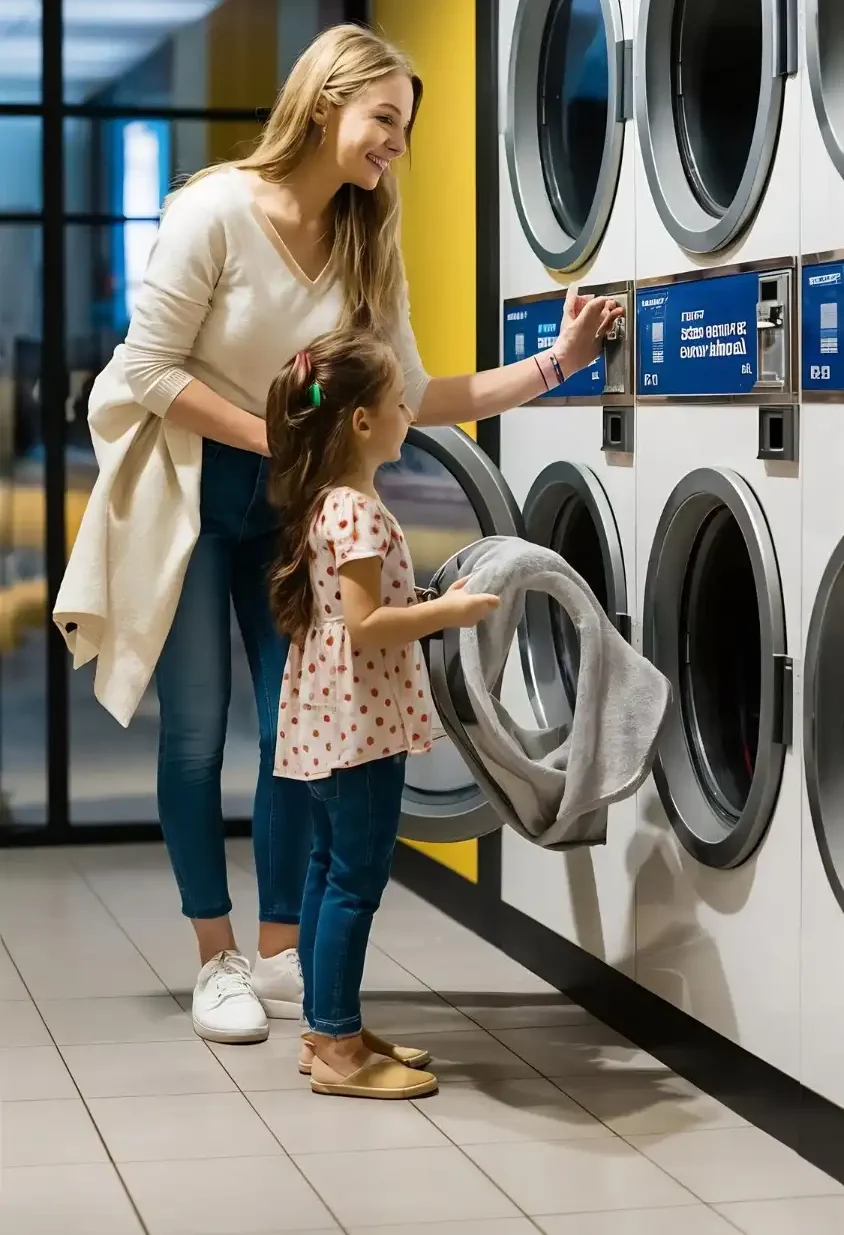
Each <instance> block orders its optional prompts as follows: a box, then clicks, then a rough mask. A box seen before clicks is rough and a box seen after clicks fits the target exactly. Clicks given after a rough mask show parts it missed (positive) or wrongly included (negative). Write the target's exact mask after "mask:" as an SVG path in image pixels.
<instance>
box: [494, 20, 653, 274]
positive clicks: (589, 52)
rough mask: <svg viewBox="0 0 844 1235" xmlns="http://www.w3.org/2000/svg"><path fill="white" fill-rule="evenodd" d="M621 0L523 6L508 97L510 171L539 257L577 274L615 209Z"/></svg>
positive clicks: (623, 91)
mask: <svg viewBox="0 0 844 1235" xmlns="http://www.w3.org/2000/svg"><path fill="white" fill-rule="evenodd" d="M627 63H628V61H627V60H626V58H625V43H624V30H623V27H622V20H621V10H620V8H619V0H521V4H520V5H519V10H518V13H517V15H516V23H515V26H514V29H513V43H512V47H511V51H510V71H509V80H508V89H507V130H506V149H507V165H508V169H509V172H510V184H511V186H512V192H513V198H514V200H515V204H516V209H517V211H518V214H519V219H520V221H521V224H522V227H523V229H524V232H525V235H526V236H527V238H528V240H529V242H530V244H531V247H532V248H533V251H534V252H535V253H536V255H537V257H538V258H539V259H540V261H541V262H543V263H544V265H546V266H548V267H549V268H550V269H552V270H573V269H575V268H576V267H578V266H581V265H582V264H583V263H584V262H585V261H586V260H587V258H589V256H590V255H591V254H592V253H593V252H594V250H595V248H596V247H597V245H598V244H599V242H600V240H601V237H602V235H603V233H604V229H605V228H606V225H607V220H608V219H609V216H610V211H611V210H612V206H613V201H614V199H615V193H616V188H617V186H618V177H619V172H620V169H621V155H622V149H623V144H624V120H625V116H626V114H627V108H626V105H625V99H626V98H628V97H629V95H630V85H631V83H630V80H629V68H626V64H627Z"/></svg>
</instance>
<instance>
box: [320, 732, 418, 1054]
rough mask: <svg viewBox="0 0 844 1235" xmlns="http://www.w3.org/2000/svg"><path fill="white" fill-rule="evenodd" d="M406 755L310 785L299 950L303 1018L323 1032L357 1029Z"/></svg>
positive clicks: (389, 861) (344, 770) (342, 771)
mask: <svg viewBox="0 0 844 1235" xmlns="http://www.w3.org/2000/svg"><path fill="white" fill-rule="evenodd" d="M406 761H407V756H406V755H391V756H390V757H388V758H386V759H374V760H372V762H370V763H363V764H360V765H359V766H358V767H354V768H341V769H339V770H338V771H336V772H334V773H332V775H331V776H330V777H328V779H327V780H318V781H313V782H311V784H310V785H309V788H310V791H311V794H312V795H313V815H314V827H313V847H312V849H311V861H310V865H309V867H308V876H307V879H306V881H305V896H304V901H303V904H302V925H301V928H300V931H299V956H300V958H301V961H302V974H303V976H304V980H305V1008H304V1011H305V1020H306V1021H307V1023H308V1025H309V1026H310V1027H311V1029H313V1030H314V1031H315V1032H316V1033H320V1034H325V1035H327V1036H328V1037H333V1038H344V1037H353V1036H354V1035H355V1034H358V1033H360V1031H361V1015H360V987H361V982H362V980H363V966H364V961H365V959H366V946H367V943H368V941H369V932H370V928H371V926H372V917H373V915H374V913H375V911H376V909H377V908H378V906H379V905H380V903H381V896H382V894H383V892H384V888H385V887H386V886H387V880H388V879H389V878H390V866H391V864H392V860H393V850H394V849H395V846H396V837H397V835H398V829H399V820H400V817H401V799H402V790H403V788H404V770H405V763H406Z"/></svg>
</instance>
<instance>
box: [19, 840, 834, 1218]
mask: <svg viewBox="0 0 844 1235" xmlns="http://www.w3.org/2000/svg"><path fill="white" fill-rule="evenodd" d="M231 859H232V861H231V884H232V892H233V895H234V898H235V900H236V904H237V911H236V921H237V923H238V926H239V929H240V938H241V941H242V942H241V946H242V947H244V949H245V950H247V951H252V950H253V949H254V924H253V923H252V922H251V920H250V914H251V912H254V908H253V907H254V902H255V887H254V878H253V874H252V867H251V859H250V855H249V849H248V846H247V845H246V844H243V843H240V842H237V843H234V844H233V845H232V846H231ZM0 938H1V939H2V941H3V942H2V944H0V1099H2V1101H0V1163H2V1173H0V1235H57V1233H60V1235H139V1233H140V1232H144V1231H145V1232H148V1233H149V1235H259V1233H260V1235H282V1232H284V1233H286V1235H293V1233H299V1235H301V1233H303V1232H306V1231H307V1232H312V1233H314V1235H328V1233H329V1232H334V1233H335V1235H336V1233H337V1232H340V1231H346V1232H349V1233H350V1235H530V1233H531V1232H533V1233H534V1235H536V1232H537V1231H539V1232H544V1235H730V1233H732V1235H735V1232H737V1231H738V1232H744V1235H803V1233H804V1232H806V1231H808V1232H811V1235H839V1233H840V1232H841V1231H842V1230H844V1188H842V1186H841V1185H839V1184H838V1183H836V1182H835V1181H834V1180H833V1179H830V1178H828V1177H827V1176H825V1175H823V1174H822V1173H821V1172H820V1171H818V1170H816V1169H815V1168H814V1167H811V1166H810V1165H809V1164H808V1163H806V1162H804V1161H803V1160H802V1159H800V1158H798V1157H797V1156H796V1155H795V1154H793V1153H791V1151H789V1150H787V1149H784V1148H783V1147H782V1146H781V1145H779V1144H778V1143H777V1142H776V1141H773V1140H772V1139H771V1138H770V1137H768V1136H766V1135H765V1134H764V1133H762V1132H760V1131H758V1130H757V1129H755V1128H752V1127H748V1126H747V1125H746V1124H744V1123H743V1121H742V1120H741V1119H740V1118H738V1117H737V1116H736V1115H734V1114H733V1113H732V1112H731V1111H729V1110H727V1109H726V1108H725V1107H723V1106H721V1105H720V1104H719V1103H718V1102H716V1101H714V1100H713V1099H711V1098H709V1097H707V1096H706V1095H705V1094H702V1093H700V1092H699V1091H697V1090H695V1089H694V1088H693V1087H692V1086H691V1085H689V1084H687V1083H686V1082H685V1081H683V1080H681V1079H680V1078H679V1077H677V1076H675V1075H673V1074H672V1073H670V1072H668V1071H667V1070H666V1069H665V1068H664V1067H663V1066H662V1065H661V1064H660V1063H659V1062H658V1061H657V1060H655V1059H652V1058H650V1057H649V1056H648V1055H646V1054H645V1053H644V1052H642V1051H640V1050H638V1049H637V1048H636V1047H634V1046H633V1045H632V1044H631V1043H629V1042H626V1041H625V1040H624V1039H623V1038H620V1037H618V1035H617V1034H615V1033H613V1032H612V1031H611V1030H609V1029H607V1028H606V1026H604V1025H601V1024H599V1023H598V1022H596V1021H594V1020H593V1019H592V1018H590V1017H589V1016H588V1015H587V1013H586V1012H584V1011H583V1009H581V1008H578V1007H576V1006H574V1005H572V1004H570V1003H568V1002H566V1001H565V1000H564V999H563V998H562V997H561V996H560V995H558V994H557V993H556V992H555V991H553V990H552V989H551V988H550V987H548V986H546V985H545V984H544V983H542V982H541V981H539V980H538V979H537V978H535V977H534V976H533V975H532V974H530V973H529V972H528V971H527V970H525V969H522V968H521V967H520V966H519V965H516V964H515V963H514V962H512V961H510V960H509V959H508V958H507V957H505V956H503V955H501V954H500V953H499V952H497V951H496V950H495V949H494V948H491V947H490V946H489V945H487V944H485V943H483V942H481V941H480V940H478V939H477V938H475V937H474V936H473V935H471V934H469V933H468V932H467V931H465V930H463V929H462V928H461V927H459V926H457V925H455V924H454V923H452V922H450V921H449V920H448V919H446V918H445V917H443V916H442V915H441V914H438V913H436V912H435V911H434V910H432V909H430V908H429V907H428V906H426V905H425V904H423V903H422V902H421V901H419V900H418V899H416V898H415V897H413V896H411V895H410V894H409V893H407V892H405V891H403V890H402V889H400V888H398V887H391V888H390V890H389V892H388V895H387V897H386V900H385V905H384V908H383V910H382V912H381V914H380V916H379V920H378V923H377V926H376V930H375V933H374V942H373V947H372V951H371V955H370V958H369V962H368V966H367V974H366V1008H367V1019H368V1023H369V1025H370V1026H371V1028H372V1029H374V1030H376V1031H378V1032H380V1033H384V1034H388V1035H391V1036H395V1037H396V1038H397V1039H398V1040H402V1041H408V1042H410V1041H412V1042H420V1043H424V1044H425V1045H426V1046H428V1047H429V1048H430V1049H431V1051H432V1053H433V1056H434V1065H433V1067H434V1070H435V1071H436V1073H437V1074H438V1076H439V1078H440V1082H441V1090H440V1093H439V1094H438V1095H436V1096H435V1097H432V1098H429V1099H426V1100H424V1101H421V1102H419V1103H417V1104H415V1105H405V1104H378V1103H365V1102H354V1101H340V1100H338V1099H334V1100H331V1099H328V1098H319V1097H315V1096H314V1095H312V1094H311V1093H310V1091H309V1090H308V1088H307V1084H306V1082H305V1081H304V1080H303V1078H302V1077H300V1076H299V1073H298V1071H297V1070H296V1066H295V1059H296V1051H297V1038H296V1035H297V1028H298V1027H297V1026H296V1025H295V1024H290V1023H288V1022H276V1023H274V1024H273V1032H272V1036H271V1037H270V1040H269V1041H268V1042H266V1043H264V1044H262V1045H260V1046H246V1047H224V1046H214V1047H209V1046H206V1045H205V1044H204V1043H203V1042H200V1041H199V1040H198V1039H196V1038H195V1037H194V1036H193V1033H192V1030H191V1025H190V1019H189V1017H188V1015H187V1011H186V1009H187V1008H189V1006H190V998H189V991H190V988H191V985H192V983H193V979H194V976H195V974H194V968H195V966H194V956H193V947H192V943H191V937H190V933H189V930H188V928H187V926H186V924H185V923H184V922H183V921H182V920H181V918H180V916H179V913H178V907H177V904H176V898H175V895H174V889H173V886H172V881H171V878H170V874H169V871H168V868H167V864H166V860H165V857H164V853H163V851H162V850H161V849H160V848H159V847H149V846H147V847H115V848H111V849H79V850H74V851H26V852H16V851H15V852H10V851H0ZM4 945H5V946H4Z"/></svg>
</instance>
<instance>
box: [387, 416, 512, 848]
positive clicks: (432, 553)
mask: <svg viewBox="0 0 844 1235" xmlns="http://www.w3.org/2000/svg"><path fill="white" fill-rule="evenodd" d="M377 486H378V491H379V493H380V495H381V497H382V500H383V501H384V503H385V504H386V505H387V506H388V507H389V509H390V510H391V511H392V512H393V514H394V515H395V517H396V518H397V519H398V521H399V523H400V524H401V527H402V530H403V531H404V533H405V536H406V537H407V541H408V545H409V547H410V552H411V555H412V557H413V566H414V571H415V575H416V583H417V586H419V587H421V588H426V587H427V586H428V585H429V583H430V582H431V579H432V577H433V575H434V574H435V572H436V571H437V570H439V568H440V566H441V565H442V564H443V562H445V561H446V560H447V559H448V558H450V557H451V556H452V555H453V554H454V553H456V552H458V551H459V550H460V549H463V548H465V547H466V546H467V545H470V544H472V543H473V542H474V541H476V540H478V539H479V538H481V537H483V536H521V535H523V532H524V523H523V520H522V516H521V512H520V510H519V508H518V506H517V505H516V503H515V501H514V499H513V495H512V493H511V492H510V489H509V487H508V486H507V484H506V483H505V481H504V479H503V477H502V476H501V473H500V472H499V471H498V469H497V468H496V467H495V465H494V464H493V463H492V462H491V461H490V459H489V458H488V456H487V455H486V454H485V453H484V451H482V450H481V449H480V447H479V446H478V445H477V444H476V443H475V442H474V441H473V440H472V439H471V438H470V437H469V436H468V435H467V434H466V433H464V432H463V431H462V430H461V429H455V428H434V429H418V428H415V427H412V428H411V429H409V430H408V434H407V439H406V441H405V443H404V445H403V447H402V452H401V459H400V460H399V461H398V462H397V463H393V464H387V465H386V466H385V467H383V468H381V470H380V471H379V473H378V477H377ZM500 827H501V820H500V819H499V817H498V816H497V815H496V813H495V811H494V810H493V808H492V807H491V806H490V805H489V802H488V801H487V798H486V796H485V795H484V793H483V791H482V790H481V788H480V787H479V785H478V783H477V781H476V780H475V777H474V776H473V774H472V771H471V769H470V768H469V767H468V766H467V764H466V762H465V761H464V759H463V758H462V756H461V755H460V754H459V753H458V751H457V748H456V747H455V745H454V744H453V742H452V741H451V739H450V738H449V737H448V736H446V735H445V734H443V735H442V736H440V737H438V738H437V740H436V741H435V742H434V746H433V750H432V751H431V752H430V753H429V754H426V755H419V756H415V757H414V758H412V759H409V760H408V763H407V772H406V776H405V789H404V795H403V798H402V817H401V822H400V825H399V835H400V836H401V837H402V838H403V839H405V840H411V841H422V842H426V843H430V844H438V843H453V842H458V841H466V840H474V839H475V838H478V837H481V836H485V835H488V834H489V833H490V832H495V831H497V830H498V829H499V828H500Z"/></svg>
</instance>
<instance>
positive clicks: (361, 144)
mask: <svg viewBox="0 0 844 1235" xmlns="http://www.w3.org/2000/svg"><path fill="white" fill-rule="evenodd" d="M412 111H413V86H412V85H411V83H410V79H409V78H408V77H405V75H404V74H403V73H391V74H390V75H389V76H388V77H380V78H379V79H378V80H377V81H376V82H374V83H373V85H371V86H368V87H367V88H366V90H364V91H363V93H362V94H360V95H358V97H357V98H356V99H353V100H352V102H350V103H347V104H346V105H345V107H339V108H333V109H332V111H331V114H330V116H329V118H328V122H327V124H326V131H325V140H326V142H327V143H330V144H331V147H332V148H333V151H334V155H335V158H336V160H337V164H338V167H339V169H340V171H341V172H342V174H343V179H344V181H345V182H346V183H347V184H356V185H357V186H358V187H359V188H361V189H370V190H371V189H374V188H375V187H376V186H377V184H378V181H379V180H380V179H381V176H382V175H383V173H384V171H385V169H386V168H387V167H388V166H389V165H390V163H391V162H392V161H393V159H397V158H399V156H400V155H402V154H404V152H405V149H406V147H407V140H406V134H407V126H408V124H409V123H410V117H411V114H412Z"/></svg>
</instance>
